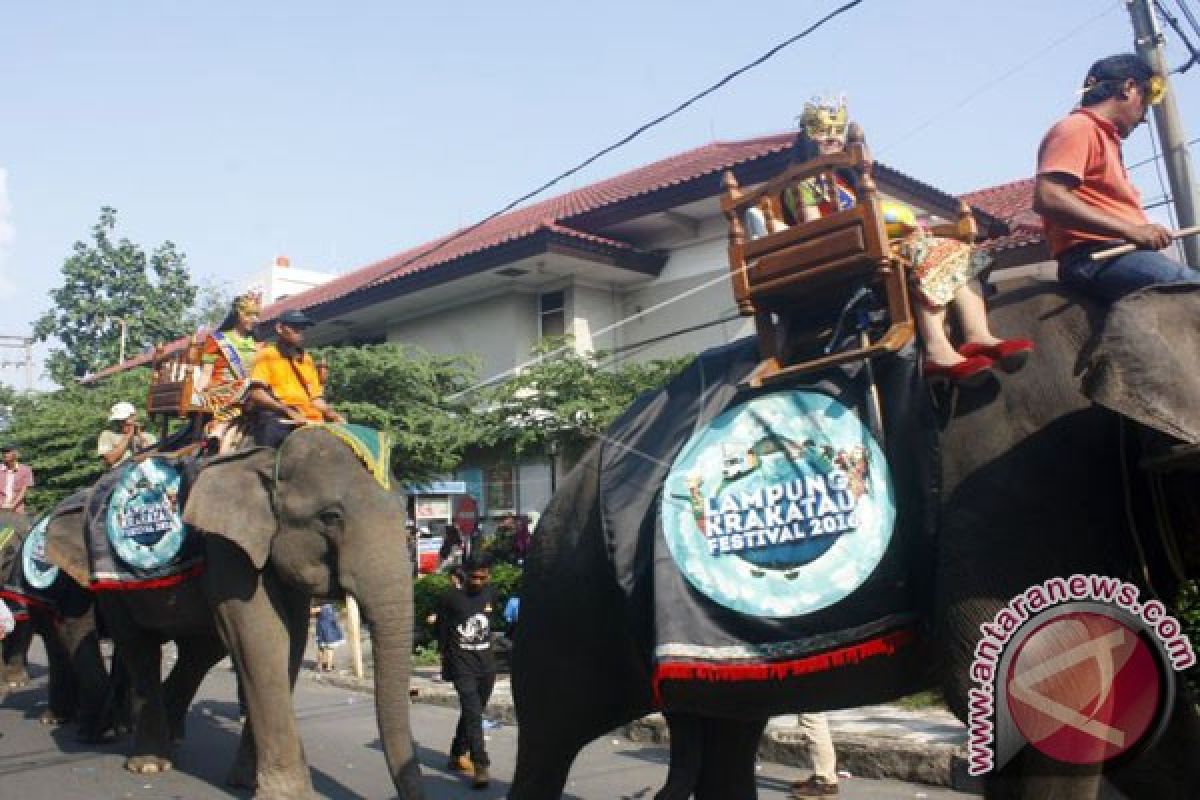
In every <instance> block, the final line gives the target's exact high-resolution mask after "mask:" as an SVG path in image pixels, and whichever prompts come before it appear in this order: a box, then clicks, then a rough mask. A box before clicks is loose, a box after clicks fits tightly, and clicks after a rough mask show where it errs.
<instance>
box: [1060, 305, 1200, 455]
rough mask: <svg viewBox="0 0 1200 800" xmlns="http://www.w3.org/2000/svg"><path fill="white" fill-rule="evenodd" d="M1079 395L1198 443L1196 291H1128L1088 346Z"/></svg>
mask: <svg viewBox="0 0 1200 800" xmlns="http://www.w3.org/2000/svg"><path fill="white" fill-rule="evenodd" d="M1093 345H1094V347H1093V349H1092V353H1091V360H1090V363H1089V364H1088V369H1087V372H1086V374H1085V375H1084V378H1083V390H1084V393H1085V394H1086V395H1087V396H1088V397H1089V398H1091V399H1092V400H1093V401H1095V402H1096V403H1098V404H1100V405H1102V406H1104V407H1105V408H1108V409H1111V410H1113V411H1116V412H1117V413H1118V414H1121V415H1122V416H1125V417H1128V418H1130V419H1133V420H1135V421H1137V422H1140V423H1142V424H1143V425H1146V426H1148V427H1150V428H1154V429H1155V430H1159V431H1162V432H1163V433H1166V434H1170V435H1171V436H1174V437H1175V438H1177V439H1182V440H1183V441H1185V442H1200V286H1198V285H1196V284H1187V283H1181V284H1171V285H1163V286H1153V287H1150V288H1147V289H1142V290H1141V291H1138V292H1134V293H1133V294H1131V295H1129V296H1128V297H1126V298H1124V299H1122V300H1121V301H1120V302H1118V303H1116V304H1115V305H1113V307H1112V309H1111V310H1110V311H1109V313H1108V318H1107V319H1106V320H1105V323H1104V329H1103V330H1102V331H1101V332H1100V334H1099V335H1098V336H1097V337H1096V338H1095V339H1094V341H1093Z"/></svg>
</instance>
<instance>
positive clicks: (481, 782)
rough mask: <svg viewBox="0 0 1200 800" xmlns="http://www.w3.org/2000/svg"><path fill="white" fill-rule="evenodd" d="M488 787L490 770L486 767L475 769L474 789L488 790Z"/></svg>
mask: <svg viewBox="0 0 1200 800" xmlns="http://www.w3.org/2000/svg"><path fill="white" fill-rule="evenodd" d="M487 787H488V770H487V767H485V766H482V765H480V766H477V767H475V778H474V780H472V781H471V788H472V789H486V788H487Z"/></svg>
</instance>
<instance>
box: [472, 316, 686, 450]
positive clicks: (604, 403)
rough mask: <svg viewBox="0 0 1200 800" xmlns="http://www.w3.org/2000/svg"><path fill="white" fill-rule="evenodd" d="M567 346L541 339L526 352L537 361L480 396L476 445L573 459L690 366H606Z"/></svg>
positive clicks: (601, 357) (598, 355) (602, 357)
mask: <svg viewBox="0 0 1200 800" xmlns="http://www.w3.org/2000/svg"><path fill="white" fill-rule="evenodd" d="M569 345H570V339H569V338H557V339H547V340H544V341H543V342H541V343H540V344H539V345H537V346H536V347H535V348H534V350H533V355H535V356H542V357H543V359H542V360H541V361H539V362H538V363H537V364H535V365H534V366H531V367H529V368H527V369H524V370H522V371H521V372H520V374H518V375H516V376H514V377H513V378H511V379H509V380H507V381H505V382H504V383H502V384H499V385H497V386H494V387H491V388H490V389H487V390H485V391H483V392H481V395H480V397H478V398H476V403H475V405H477V406H478V407H479V409H480V413H479V414H478V417H479V419H480V421H481V431H482V432H481V434H480V437H479V439H480V443H481V444H491V445H497V446H501V447H511V448H512V449H513V450H514V451H515V452H516V453H518V454H521V453H528V452H546V451H547V450H549V449H552V447H551V446H553V447H554V448H559V449H561V451H562V452H564V453H567V454H568V457H570V456H572V455H574V454H578V453H580V452H582V451H583V450H584V449H586V448H587V446H588V445H589V444H591V442H592V441H593V440H594V439H595V438H596V436H597V435H598V434H600V433H602V432H603V431H604V429H605V428H607V427H608V426H609V425H610V424H611V423H612V422H613V420H615V419H616V418H617V417H618V416H619V415H620V414H621V413H622V412H623V411H624V410H625V409H626V408H628V407H629V405H630V404H631V403H632V402H633V401H634V400H635V399H636V398H637V397H638V395H640V394H642V393H643V392H647V391H651V390H655V389H659V388H661V387H663V386H664V385H666V383H667V381H669V380H670V379H671V378H672V377H674V376H675V375H677V374H678V373H679V371H680V370H682V369H683V368H684V367H685V366H687V364H689V363H690V362H691V360H692V356H685V357H682V358H672V359H659V360H654V361H642V362H627V363H623V364H612V363H611V362H612V360H613V359H612V357H611V354H609V353H608V352H606V351H602V350H598V351H595V352H589V353H579V352H577V351H576V350H575V349H574V348H573V347H571V346H569Z"/></svg>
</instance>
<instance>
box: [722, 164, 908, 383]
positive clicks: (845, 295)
mask: <svg viewBox="0 0 1200 800" xmlns="http://www.w3.org/2000/svg"><path fill="white" fill-rule="evenodd" d="M872 167H873V165H872V162H871V160H870V158H869V157H868V155H867V151H866V148H865V146H864V145H863V144H862V143H861V142H852V143H851V144H849V145H848V146H847V148H846V150H845V151H844V152H842V153H838V154H836V155H829V156H823V157H821V158H818V159H815V160H813V161H809V162H806V163H803V164H796V165H794V166H791V167H789V168H788V169H786V170H785V171H784V172H783V173H781V174H780V175H778V176H776V177H774V178H772V179H771V180H769V181H767V182H766V183H765V184H763V185H762V186H760V187H758V188H757V189H755V190H753V191H750V192H743V191H742V190H741V188H740V187H739V186H738V184H737V179H736V178H735V177H734V175H733V173H732V172H726V173H725V178H724V186H725V192H724V194H723V195H722V198H721V209H722V211H723V212H724V214H725V217H726V219H727V221H728V223H729V268H730V278H731V280H732V282H733V294H734V298H735V300H736V302H737V306H738V310H739V311H740V312H741V313H742V314H743V315H745V316H754V318H755V325H756V328H757V329H758V335H759V343H760V347H761V349H762V352H763V357H764V365H763V367H762V368H760V370H759V372H758V373H756V374H755V376H753V377H752V379H751V383H752V384H754V385H759V384H760V383H761V382H762V381H764V380H768V379H774V378H775V377H776V376H784V377H786V376H787V375H792V374H795V373H798V372H807V371H812V370H815V369H820V368H823V367H827V366H833V365H835V364H839V363H844V362H846V361H851V360H854V359H860V358H869V357H871V356H873V355H878V354H879V353H881V352H885V351H895V350H897V349H899V348H900V347H902V346H904V344H906V343H907V342H908V341H910V340H911V339H912V338H913V335H914V333H913V330H914V326H913V320H912V312H911V308H910V307H909V301H908V289H907V284H906V279H905V275H904V266H903V264H901V263H899V262H898V261H897V260H896V259H895V258H893V256H892V254H891V250H890V249H889V246H888V237H887V230H886V227H885V225H884V212H883V200H882V198H881V196H880V194H879V191H878V189H877V187H876V185H875V181H874V178H873V176H872ZM838 171H848V172H851V173H853V174H855V175H856V176H857V186H856V187H854V191H853V194H854V197H853V205H850V206H849V207H848V208H844V209H842V210H831V211H830V213H826V214H825V215H824V216H821V217H820V218H818V219H815V220H811V221H808V222H804V221H800V220H798V219H796V218H795V217H796V216H797V215H799V214H800V213H801V211H800V209H801V205H802V201H801V189H800V187H801V186H802V185H803V184H804V183H805V182H806V181H811V182H813V184H812V185H817V186H824V187H828V188H829V189H830V192H831V195H830V196H831V197H835V196H836V192H837V191H838V190H837V188H836V182H835V176H836V174H837V172H838ZM789 193H793V197H794V201H793V202H792V203H791V204H789V203H788V202H787V197H788V194H789ZM835 202H836V201H835ZM789 206H790V207H789ZM860 286H871V287H874V288H880V289H881V290H882V296H883V298H884V299H885V302H886V305H887V310H888V316H889V323H890V324H889V327H888V329H887V331H886V332H885V333H884V334H883V335H882V336H880V337H878V339H876V340H875V341H873V342H864V343H863V346H862V347H860V348H851V349H848V350H844V351H841V352H838V353H834V354H831V355H827V356H824V357H820V358H814V359H810V360H807V361H799V362H795V363H789V360H788V358H787V354H788V353H789V352H791V350H792V348H791V347H789V346H788V342H785V341H782V339H783V337H784V336H787V335H791V334H794V333H795V329H796V326H795V325H793V324H791V323H792V322H793V321H794V319H795V318H797V317H801V316H803V317H810V318H812V319H814V320H818V321H819V322H816V323H814V324H815V325H821V324H825V323H826V322H827V320H828V318H829V316H830V315H833V316H836V315H837V313H838V312H839V311H840V310H841V309H842V308H843V307H844V305H845V304H846V302H847V301H848V300H849V299H850V297H851V295H852V294H853V293H854V291H855V290H856V288H858V287H860ZM821 321H823V322H821Z"/></svg>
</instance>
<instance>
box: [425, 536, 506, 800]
mask: <svg viewBox="0 0 1200 800" xmlns="http://www.w3.org/2000/svg"><path fill="white" fill-rule="evenodd" d="M490 567H491V565H490V563H489V562H488V561H487V560H486V557H484V556H472V557H471V558H470V559H469V560H468V561H467V563H466V564H464V565H463V573H464V583H463V586H462V588H461V589H460V588H457V587H452V588H451V589H450V590H449V591H447V592H446V594H445V595H443V596H442V600H441V603H440V604H439V605H438V611H437V624H438V626H439V628H440V629H441V632H442V635H441V636H439V639H440V640H441V641H442V642H443V643H444V646H445V648H446V650H445V653H444V664H445V668H444V672H445V677H446V678H447V679H449V680H451V681H453V682H454V691H456V692H458V705H459V708H460V709H461V711H460V714H459V717H458V729H457V730H456V731H455V733H454V741H453V743H451V745H450V769H452V770H457V771H459V772H463V773H466V774H471V775H473V776H474V780H473V781H472V783H471V785H472V787H473V788H475V789H483V788H485V787H486V786H487V785H488V767H489V766H490V765H491V761H490V760H489V759H488V754H487V750H485V749H484V745H483V710H484V708H486V707H487V703H488V698H490V697H491V695H492V687H493V686H494V685H495V683H496V659H495V656H494V655H493V654H492V630H491V625H490V624H489V622H488V615H489V614H490V613H491V612H492V608H493V605H494V599H493V595H492V589H491V587H490V586H488V583H489V581H490V580H491V568H490ZM468 754H469V759H468Z"/></svg>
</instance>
